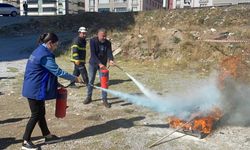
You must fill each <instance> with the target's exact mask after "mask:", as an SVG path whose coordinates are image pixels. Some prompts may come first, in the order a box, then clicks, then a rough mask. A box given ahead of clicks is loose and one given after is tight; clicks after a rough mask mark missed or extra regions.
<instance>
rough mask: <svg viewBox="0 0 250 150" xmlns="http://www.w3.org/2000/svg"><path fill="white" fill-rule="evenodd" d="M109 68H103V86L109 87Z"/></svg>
mask: <svg viewBox="0 0 250 150" xmlns="http://www.w3.org/2000/svg"><path fill="white" fill-rule="evenodd" d="M108 82H109V70H108V69H101V87H102V88H104V89H107V88H108V87H109V85H108Z"/></svg>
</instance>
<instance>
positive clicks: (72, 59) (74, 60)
mask: <svg viewBox="0 0 250 150" xmlns="http://www.w3.org/2000/svg"><path fill="white" fill-rule="evenodd" d="M70 61H73V62H76V61H79V62H85V61H84V60H76V59H74V58H71V59H70Z"/></svg>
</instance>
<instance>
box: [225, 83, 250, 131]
mask: <svg viewBox="0 0 250 150" xmlns="http://www.w3.org/2000/svg"><path fill="white" fill-rule="evenodd" d="M222 94H223V97H222V99H221V100H222V103H221V107H222V109H223V111H224V113H225V116H224V120H225V121H226V123H228V124H229V125H239V126H249V125H250V117H249V114H250V87H249V86H247V85H244V84H239V83H237V82H236V81H234V80H232V79H227V80H225V88H224V89H223V90H222Z"/></svg>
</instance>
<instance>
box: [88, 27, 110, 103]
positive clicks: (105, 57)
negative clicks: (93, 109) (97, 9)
mask: <svg viewBox="0 0 250 150" xmlns="http://www.w3.org/2000/svg"><path fill="white" fill-rule="evenodd" d="M106 36H107V31H106V30H105V29H103V28H101V29H99V30H98V33H97V37H93V38H92V39H91V40H90V59H89V70H88V71H89V84H88V89H87V98H86V99H85V100H84V102H83V103H84V104H89V103H90V102H91V101H92V98H91V97H92V92H93V84H94V81H95V76H96V72H97V70H98V71H99V77H100V74H101V73H100V69H106V66H107V63H109V65H111V66H112V65H114V64H115V63H114V61H113V60H114V57H113V54H112V47H111V42H110V41H109V40H107V39H106ZM102 100H103V104H104V106H105V107H107V108H110V107H111V104H110V103H108V101H107V92H104V91H102Z"/></svg>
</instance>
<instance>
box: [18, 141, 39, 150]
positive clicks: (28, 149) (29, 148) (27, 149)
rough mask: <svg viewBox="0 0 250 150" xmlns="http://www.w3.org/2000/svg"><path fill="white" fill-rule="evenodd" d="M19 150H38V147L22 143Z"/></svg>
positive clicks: (26, 142) (27, 142) (29, 142)
mask: <svg viewBox="0 0 250 150" xmlns="http://www.w3.org/2000/svg"><path fill="white" fill-rule="evenodd" d="M21 150H38V147H37V146H35V145H34V144H33V143H32V142H31V141H24V142H23V144H22V148H21Z"/></svg>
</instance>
